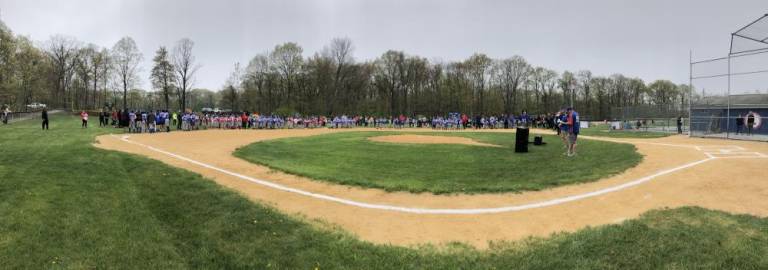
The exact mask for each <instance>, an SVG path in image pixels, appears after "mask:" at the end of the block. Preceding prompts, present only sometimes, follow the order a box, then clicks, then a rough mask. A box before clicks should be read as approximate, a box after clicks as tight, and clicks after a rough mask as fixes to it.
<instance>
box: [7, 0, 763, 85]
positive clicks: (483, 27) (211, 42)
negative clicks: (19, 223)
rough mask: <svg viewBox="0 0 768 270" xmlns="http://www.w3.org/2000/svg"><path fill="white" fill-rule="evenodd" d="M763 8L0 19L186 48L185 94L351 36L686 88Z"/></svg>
mask: <svg viewBox="0 0 768 270" xmlns="http://www.w3.org/2000/svg"><path fill="white" fill-rule="evenodd" d="M765 12H766V5H765V3H764V1H760V0H743V1H738V2H728V1H694V0H683V1H662V0H647V1H616V0H590V1H554V0H544V1H538V0H537V1H392V0H387V1H353V0H339V1H330V0H329V1H293V0H288V1H278V0H275V1H245V0H243V1H184V0H168V1H111V0H106V1H95V0H94V1H90V0H75V1H42V0H25V1H16V0H0V18H1V19H2V20H3V21H4V22H5V23H6V24H7V25H8V26H9V27H10V28H11V29H13V30H14V32H16V33H18V34H22V35H28V36H29V37H30V38H31V39H32V40H34V41H44V40H47V39H48V38H49V37H50V36H51V35H54V34H64V35H68V36H72V37H74V38H77V39H78V40H81V41H84V42H90V43H95V44H96V45H98V46H101V47H111V46H112V45H113V44H115V43H116V42H117V41H118V40H119V39H120V38H122V37H125V36H130V37H132V38H133V39H134V40H135V41H136V44H137V46H138V48H139V50H140V51H141V52H142V53H143V55H144V57H143V59H144V60H143V61H142V63H141V64H140V67H141V69H142V71H141V75H140V76H139V77H140V78H142V80H141V82H140V87H141V88H145V89H150V88H151V87H150V82H149V79H148V77H149V73H150V71H151V68H152V61H151V59H152V56H153V54H154V52H155V51H156V50H157V49H158V48H159V47H160V46H167V47H170V46H173V45H174V44H175V42H176V41H177V40H179V39H181V38H190V39H192V40H194V41H195V55H196V57H197V61H198V62H199V63H200V64H201V67H200V70H199V72H198V74H197V78H196V82H195V87H202V88H209V89H212V90H219V89H221V88H222V87H223V85H224V84H225V81H226V79H227V77H228V76H229V75H230V73H231V72H232V66H233V64H234V63H235V62H240V63H242V64H243V65H245V64H246V63H248V61H249V60H250V59H251V58H252V57H253V55H256V54H259V53H263V52H266V51H268V50H271V49H272V48H273V47H274V46H275V44H281V43H284V42H296V43H298V44H299V45H300V46H302V47H303V49H304V50H303V52H304V56H305V57H309V56H311V55H312V54H314V53H315V52H318V51H320V50H321V49H322V47H323V46H325V45H327V44H328V42H329V41H330V40H331V39H332V38H335V37H348V38H349V39H351V40H352V41H353V44H354V51H353V57H354V58H355V59H356V60H357V61H365V60H372V59H374V58H377V57H379V56H381V55H382V54H383V53H384V52H385V51H387V50H390V49H392V50H402V51H404V52H406V53H409V54H415V55H420V56H422V57H426V58H428V59H430V60H437V61H440V60H442V61H446V62H448V61H458V60H462V59H466V58H468V57H469V56H471V55H472V54H473V53H475V52H480V53H485V54H488V55H489V56H490V57H494V58H507V57H511V56H513V55H521V56H523V57H525V58H526V59H527V60H528V61H529V62H530V63H532V64H535V65H540V66H546V67H549V68H551V69H554V70H556V71H559V72H562V71H564V70H581V69H588V70H592V71H593V72H594V73H595V74H598V75H606V76H607V75H610V74H613V73H622V74H632V75H633V76H638V77H640V78H642V79H644V80H645V81H653V80H656V79H669V80H671V81H673V82H675V83H687V81H688V53H689V50H693V52H694V58H705V57H715V56H723V55H725V54H726V53H727V49H728V44H729V41H730V40H729V34H730V33H731V32H733V31H735V30H737V29H738V28H740V27H741V26H743V25H745V24H746V23H748V22H749V21H751V20H753V19H754V18H757V17H759V16H761V15H762V14H763V13H765Z"/></svg>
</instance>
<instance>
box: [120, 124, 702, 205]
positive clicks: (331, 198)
mask: <svg viewBox="0 0 768 270" xmlns="http://www.w3.org/2000/svg"><path fill="white" fill-rule="evenodd" d="M111 136H113V137H117V136H115V135H111ZM128 138H129V136H122V137H120V140H122V141H124V142H127V143H130V144H134V145H138V146H142V147H144V148H147V149H149V150H152V151H155V152H158V153H161V154H165V155H167V156H170V157H173V158H176V159H179V160H183V161H186V162H189V163H192V164H195V165H198V166H201V167H204V168H207V169H211V170H215V171H218V172H221V173H224V174H227V175H231V176H234V177H237V178H240V179H243V180H246V181H250V182H253V183H256V184H259V185H263V186H267V187H270V188H273V189H277V190H281V191H285V192H291V193H296V194H300V195H304V196H308V197H312V198H316V199H320V200H326V201H331V202H336V203H340V204H345V205H351V206H355V207H361V208H368V209H377V210H386V211H395V212H403V213H412V214H440V215H475V214H494V213H504V212H515V211H522V210H528V209H535V208H542V207H547V206H553V205H558V204H564V203H567V202H572V201H577V200H582V199H586V198H590V197H595V196H600V195H603V194H606V193H611V192H616V191H619V190H623V189H626V188H630V187H633V186H637V185H640V184H643V183H645V182H648V181H651V180H653V179H654V178H656V177H659V176H662V175H666V174H670V173H674V172H677V171H680V170H684V169H687V168H690V167H693V166H696V165H700V164H702V163H705V162H707V161H710V160H714V159H716V158H714V157H708V158H706V159H702V160H698V161H694V162H691V163H687V164H684V165H681V166H678V167H674V168H671V169H666V170H662V171H658V172H656V173H654V174H652V175H649V176H645V177H642V178H639V179H636V180H633V181H630V182H626V183H623V184H620V185H616V186H612V187H608V188H604V189H600V190H596V191H592V192H587V193H582V194H577V195H572V196H566V197H562V198H557V199H552V200H547V201H540V202H534V203H528V204H521V205H512V206H503V207H494V208H473V209H441V208H411V207H402V206H394V205H386V204H373V203H365V202H358V201H353V200H349V199H344V198H338V197H334V196H330V195H325V194H319V193H314V192H309V191H305V190H301V189H296V188H292V187H288V186H284V185H281V184H277V183H273V182H270V181H266V180H262V179H257V178H253V177H250V176H247V175H242V174H239V173H236V172H232V171H228V170H225V169H222V168H219V167H216V166H213V165H210V164H206V163H203V162H200V161H196V160H193V159H190V158H187V157H183V156H181V155H177V154H174V153H171V152H168V151H165V150H162V149H159V148H156V147H152V146H149V145H145V144H142V143H139V142H134V141H131V140H128Z"/></svg>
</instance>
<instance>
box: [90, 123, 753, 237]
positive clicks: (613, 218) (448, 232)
mask: <svg viewBox="0 0 768 270" xmlns="http://www.w3.org/2000/svg"><path fill="white" fill-rule="evenodd" d="M349 131H373V129H345V130H332V129H312V130H205V131H196V132H173V133H162V134H131V135H119V136H118V135H115V136H112V135H103V136H100V137H98V138H97V142H96V143H95V145H96V146H97V147H100V148H103V149H110V150H118V151H124V152H129V153H134V154H139V155H143V156H147V157H149V158H152V159H156V160H160V161H162V162H165V163H167V164H170V165H172V166H176V167H180V168H184V169H187V170H189V171H193V172H196V173H199V174H201V175H203V176H205V177H208V178H210V179H213V180H214V181H216V182H217V183H218V184H220V185H222V186H225V187H228V188H231V189H233V190H235V191H237V192H239V193H241V194H243V195H244V196H246V197H247V198H249V199H251V200H253V201H256V202H258V203H264V204H268V205H271V206H273V207H275V208H277V209H280V210H281V211H283V212H287V213H291V214H296V215H299V216H303V217H306V218H308V219H310V220H320V221H322V223H324V224H331V225H333V226H338V227H340V228H342V229H344V230H346V231H348V232H351V233H352V234H354V235H356V236H358V237H360V238H361V239H363V240H367V241H371V242H375V243H387V244H395V245H405V246H409V245H418V244H437V245H440V244H445V243H449V242H462V243H466V244H469V245H472V246H475V247H477V248H481V249H482V248H487V247H488V246H489V244H490V243H491V242H493V241H514V240H519V239H523V238H526V237H529V236H547V235H550V234H552V233H555V232H562V231H566V232H570V231H575V230H578V229H582V228H584V227H587V226H597V225H602V224H609V223H617V222H621V221H623V220H626V219H630V218H635V217H637V216H638V215H640V214H642V213H644V212H646V211H648V210H651V209H655V208H663V207H679V206H701V207H705V208H709V209H717V210H723V211H728V212H733V213H744V214H752V215H756V216H760V217H765V216H768V200H766V198H768V177H766V174H765V173H766V168H768V158H765V157H762V156H760V155H761V154H762V155H766V153H768V143H760V142H746V141H724V140H713V139H698V138H688V137H685V136H671V137H666V138H659V139H620V140H619V139H603V138H589V137H586V136H584V137H586V138H584V139H600V140H607V141H614V142H622V143H631V144H634V145H635V146H636V147H637V150H638V152H639V153H641V154H642V155H643V156H644V159H643V161H642V162H641V163H640V164H639V165H638V166H636V167H634V168H631V169H628V170H627V171H625V172H623V173H621V174H618V175H615V176H612V177H609V178H606V179H602V180H599V181H596V182H591V183H584V184H575V185H569V186H563V187H557V188H552V189H547V190H542V191H533V192H524V193H505V194H475V195H466V194H453V195H434V194H413V193H407V192H386V191H383V190H377V189H365V188H359V187H349V186H343V185H337V184H332V183H327V182H320V181H314V180H312V179H307V178H304V177H299V176H294V175H289V174H285V173H282V172H277V171H274V170H271V169H269V168H267V167H264V166H260V165H256V164H253V163H250V162H247V161H245V160H241V159H239V158H236V157H234V156H233V155H232V153H233V152H234V151H235V150H236V149H237V148H238V147H241V146H245V145H248V144H251V143H253V142H257V141H262V140H269V139H277V138H286V137H299V136H312V135H319V134H327V133H334V132H349ZM385 131H387V130H385ZM398 131H408V132H419V131H429V132H433V131H432V130H410V129H405V130H398ZM473 132H475V131H473ZM482 132H486V131H482ZM487 132H509V131H504V130H490V131H487ZM534 132H536V133H549V132H548V131H534ZM122 136H129V137H127V138H125V139H126V140H123V138H122ZM384 137H392V136H384ZM409 137H410V138H417V137H418V138H419V139H418V140H416V141H414V140H411V139H409V140H405V141H399V142H407V143H419V142H425V141H424V140H429V139H428V138H429V137H431V136H420V135H415V136H409ZM379 138H382V137H379ZM400 138H402V137H400ZM440 138H445V137H440ZM580 138H582V137H580ZM441 140H442V139H441ZM470 141H471V140H470ZM131 142H135V143H138V144H143V145H146V146H152V147H155V148H157V149H161V150H163V151H167V152H171V153H174V154H176V155H180V156H183V157H187V158H190V159H194V160H196V161H198V162H202V163H205V164H209V165H211V166H215V167H218V168H222V169H225V170H228V171H232V172H237V173H239V174H243V175H247V176H250V177H253V178H257V179H263V180H267V181H270V182H274V183H278V184H281V185H285V186H288V187H291V188H296V189H300V190H305V191H309V192H313V193H318V194H324V195H328V196H334V197H339V198H344V199H349V200H354V201H360V202H365V203H374V204H387V205H394V206H402V207H413V208H450V209H467V208H495V207H503V206H512V205H522V204H529V203H535V202H541V201H548V200H553V199H558V198H563V197H566V196H572V195H577V194H583V193H587V192H592V191H596V190H601V189H605V188H609V187H613V186H616V185H620V184H622V183H627V182H630V181H633V180H637V179H640V178H643V177H646V176H649V175H653V174H655V173H657V172H660V171H663V170H667V169H670V168H675V167H679V166H684V165H686V164H690V163H693V162H697V161H701V160H704V159H708V158H710V156H715V157H718V158H715V159H711V160H708V161H706V162H703V163H701V164H699V165H696V166H692V167H689V168H685V169H682V170H679V171H676V172H673V173H669V174H664V175H661V176H658V177H656V178H654V179H653V180H652V181H649V182H646V183H643V184H640V185H637V186H633V187H630V188H626V189H622V190H619V191H615V192H611V193H607V194H603V195H600V196H596V197H590V198H585V199H582V200H577V201H572V202H566V203H561V204H557V205H552V206H547V207H542V208H535V209H528V210H521V211H513V212H504V213H495V214H472V215H445V214H413V213H402V212H394V211H388V210H377V209H368V208H361V207H356V206H352V205H344V204H340V203H337V202H332V201H327V200H320V199H317V198H313V197H308V196H305V195H301V194H297V193H291V192H285V191H280V190H276V189H273V188H271V187H267V186H263V185H259V184H255V183H252V182H249V181H245V180H243V179H240V178H237V177H234V176H232V175H229V174H225V173H222V172H219V171H217V170H213V169H209V168H205V167H202V166H199V165H196V164H193V163H190V162H188V161H184V160H181V159H178V158H175V157H172V156H170V155H167V154H164V153H161V152H158V151H154V150H151V149H149V148H147V147H145V146H142V145H138V144H134V143H131ZM389 142H392V143H397V142H398V141H389ZM734 147H736V148H734ZM734 149H738V150H734ZM741 149H743V150H741ZM581 151H589V149H581ZM751 153H757V154H751ZM725 157H730V158H725ZM576 158H578V157H576ZM569 169H574V170H589V168H569ZM542 173H546V172H542Z"/></svg>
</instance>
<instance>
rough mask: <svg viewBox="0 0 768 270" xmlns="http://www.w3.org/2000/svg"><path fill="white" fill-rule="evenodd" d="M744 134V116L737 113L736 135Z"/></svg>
mask: <svg viewBox="0 0 768 270" xmlns="http://www.w3.org/2000/svg"><path fill="white" fill-rule="evenodd" d="M739 134H744V116H743V115H741V114H739V116H738V117H736V135H739Z"/></svg>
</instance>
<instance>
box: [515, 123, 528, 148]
mask: <svg viewBox="0 0 768 270" xmlns="http://www.w3.org/2000/svg"><path fill="white" fill-rule="evenodd" d="M528 137H529V133H528V128H517V133H515V153H528Z"/></svg>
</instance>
